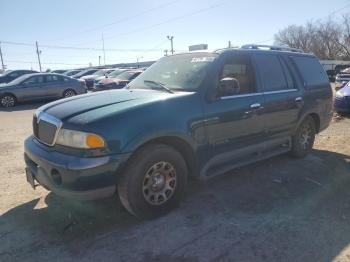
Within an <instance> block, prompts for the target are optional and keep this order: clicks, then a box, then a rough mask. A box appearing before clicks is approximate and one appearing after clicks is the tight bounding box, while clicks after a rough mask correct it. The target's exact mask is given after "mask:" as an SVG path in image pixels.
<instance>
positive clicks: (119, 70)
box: [108, 69, 125, 77]
mask: <svg viewBox="0 0 350 262" xmlns="http://www.w3.org/2000/svg"><path fill="white" fill-rule="evenodd" d="M123 72H125V70H121V69H116V70H114V71H112V72H111V73H109V74H108V76H110V77H116V76H118V75H120V74H121V73H123Z"/></svg>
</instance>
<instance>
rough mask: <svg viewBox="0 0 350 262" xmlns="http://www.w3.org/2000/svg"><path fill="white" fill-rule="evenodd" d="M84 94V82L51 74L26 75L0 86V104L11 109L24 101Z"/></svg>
mask: <svg viewBox="0 0 350 262" xmlns="http://www.w3.org/2000/svg"><path fill="white" fill-rule="evenodd" d="M84 93H86V87H85V82H84V81H79V80H76V79H73V78H71V77H67V76H63V75H59V74H51V73H46V74H45V73H43V74H39V73H38V74H28V75H24V76H21V77H19V78H17V79H15V80H14V81H12V82H10V83H8V84H4V85H0V104H1V105H2V106H3V107H13V106H15V105H16V104H17V103H19V102H24V101H34V100H43V99H56V98H62V97H70V96H74V95H78V94H84Z"/></svg>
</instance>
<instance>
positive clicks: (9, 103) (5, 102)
mask: <svg viewBox="0 0 350 262" xmlns="http://www.w3.org/2000/svg"><path fill="white" fill-rule="evenodd" d="M0 103H1V105H2V106H3V107H7V108H8V107H14V106H15V105H16V98H15V97H14V96H13V95H10V94H6V95H3V96H2V97H1V98H0Z"/></svg>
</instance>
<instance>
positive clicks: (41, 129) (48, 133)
mask: <svg viewBox="0 0 350 262" xmlns="http://www.w3.org/2000/svg"><path fill="white" fill-rule="evenodd" d="M60 126H61V122H60V120H58V119H56V118H54V117H52V116H49V115H47V114H45V113H43V114H39V116H36V115H35V116H34V117H33V134H34V136H35V137H36V138H37V139H38V140H39V141H40V142H42V143H44V144H46V145H50V146H52V145H53V144H54V143H55V139H56V134H57V132H58V131H59V128H60Z"/></svg>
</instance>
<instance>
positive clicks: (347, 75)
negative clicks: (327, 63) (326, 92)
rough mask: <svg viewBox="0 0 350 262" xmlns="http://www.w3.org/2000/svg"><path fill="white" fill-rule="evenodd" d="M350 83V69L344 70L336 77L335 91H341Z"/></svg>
mask: <svg viewBox="0 0 350 262" xmlns="http://www.w3.org/2000/svg"><path fill="white" fill-rule="evenodd" d="M349 81H350V67H349V68H346V69H344V70H343V71H341V72H340V73H339V74H337V76H336V77H335V89H336V90H339V89H340V88H342V87H343V86H345V85H346V83H347V82H349Z"/></svg>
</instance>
